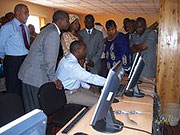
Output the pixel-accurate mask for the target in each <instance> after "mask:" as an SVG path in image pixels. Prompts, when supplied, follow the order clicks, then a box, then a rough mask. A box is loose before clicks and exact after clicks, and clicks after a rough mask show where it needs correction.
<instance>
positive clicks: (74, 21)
mask: <svg viewBox="0 0 180 135" xmlns="http://www.w3.org/2000/svg"><path fill="white" fill-rule="evenodd" d="M69 23H70V26H69V30H70V31H75V32H77V31H79V29H80V23H79V17H78V16H77V15H75V14H70V15H69Z"/></svg>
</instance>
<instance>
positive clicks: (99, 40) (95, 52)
mask: <svg viewBox="0 0 180 135" xmlns="http://www.w3.org/2000/svg"><path fill="white" fill-rule="evenodd" d="M94 21H95V20H94V17H93V16H92V15H90V14H89V15H86V17H85V21H84V23H85V26H86V28H85V29H83V30H82V31H80V34H81V36H82V37H83V39H84V42H85V44H86V47H87V55H86V60H87V64H86V65H87V68H88V70H89V71H90V72H91V73H93V74H99V71H100V69H101V55H102V52H103V47H104V38H103V34H102V32H100V31H98V30H96V29H94Z"/></svg>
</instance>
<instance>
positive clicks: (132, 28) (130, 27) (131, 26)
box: [126, 20, 136, 34]
mask: <svg viewBox="0 0 180 135" xmlns="http://www.w3.org/2000/svg"><path fill="white" fill-rule="evenodd" d="M126 30H127V32H128V33H130V34H132V33H134V31H135V30H136V25H135V20H130V21H129V23H128V24H127V28H126Z"/></svg>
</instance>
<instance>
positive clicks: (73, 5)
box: [24, 0, 159, 14]
mask: <svg viewBox="0 0 180 135" xmlns="http://www.w3.org/2000/svg"><path fill="white" fill-rule="evenodd" d="M24 1H28V2H32V3H36V4H40V5H44V6H48V7H53V8H56V9H63V10H68V11H71V12H75V13H80V14H87V13H91V14H95V13H96V14H102V13H104V14H119V13H121V14H152V13H157V12H158V11H159V0H24Z"/></svg>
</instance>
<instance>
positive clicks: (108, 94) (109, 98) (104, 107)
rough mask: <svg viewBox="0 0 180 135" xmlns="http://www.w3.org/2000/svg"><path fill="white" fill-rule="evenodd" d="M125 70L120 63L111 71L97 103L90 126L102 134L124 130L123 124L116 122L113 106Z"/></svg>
mask: <svg viewBox="0 0 180 135" xmlns="http://www.w3.org/2000/svg"><path fill="white" fill-rule="evenodd" d="M123 75H124V70H123V68H122V65H121V63H120V62H118V63H117V64H116V65H115V66H114V67H113V68H112V69H110V70H109V73H108V76H107V79H106V82H105V85H104V87H103V89H102V93H101V95H100V98H99V100H98V102H97V105H96V108H95V111H94V114H93V117H92V119H91V122H90V125H91V126H92V127H93V128H94V129H95V130H97V131H100V132H110V133H113V132H118V131H121V130H122V127H123V126H122V125H123V123H122V122H120V121H118V120H116V119H115V116H114V113H113V111H112V107H111V104H112V102H113V100H114V97H115V95H116V92H117V91H118V88H119V85H120V81H121V78H122V77H123Z"/></svg>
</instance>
